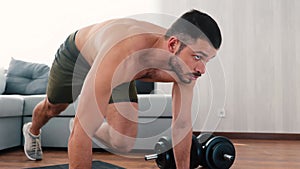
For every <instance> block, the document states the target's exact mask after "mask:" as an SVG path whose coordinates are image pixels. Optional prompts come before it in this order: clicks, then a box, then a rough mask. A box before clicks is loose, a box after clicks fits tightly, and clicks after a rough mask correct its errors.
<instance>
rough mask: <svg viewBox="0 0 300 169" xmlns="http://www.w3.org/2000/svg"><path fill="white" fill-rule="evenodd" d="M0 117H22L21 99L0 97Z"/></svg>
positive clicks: (12, 96)
mask: <svg viewBox="0 0 300 169" xmlns="http://www.w3.org/2000/svg"><path fill="white" fill-rule="evenodd" d="M0 107H1V108H0V117H11V116H22V114H23V98H22V96H19V95H0Z"/></svg>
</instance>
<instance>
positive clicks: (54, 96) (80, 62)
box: [47, 32, 138, 104]
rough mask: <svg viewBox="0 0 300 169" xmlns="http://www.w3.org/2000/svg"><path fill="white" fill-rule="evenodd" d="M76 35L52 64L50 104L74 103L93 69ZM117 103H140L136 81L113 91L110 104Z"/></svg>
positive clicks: (73, 35) (63, 45)
mask: <svg viewBox="0 0 300 169" xmlns="http://www.w3.org/2000/svg"><path fill="white" fill-rule="evenodd" d="M76 33H77V32H75V33H73V34H71V35H70V36H69V37H68V38H67V39H66V41H65V42H64V43H63V44H62V45H61V46H60V48H59V49H58V51H57V53H56V55H55V59H54V61H53V63H52V66H51V70H50V74H49V80H48V86H47V97H48V100H49V101H50V103H53V104H58V103H72V102H74V101H75V100H76V99H77V97H78V96H79V94H80V92H81V89H82V86H83V83H84V79H85V77H86V75H87V73H88V72H89V70H90V68H91V66H90V65H89V64H88V62H87V61H86V60H85V59H84V57H83V56H82V55H81V54H80V52H79V50H78V49H77V47H76V45H75V36H76ZM116 102H136V103H137V102H138V98H137V90H136V86H135V82H134V81H131V82H128V83H123V84H121V85H119V86H117V87H116V88H114V89H113V91H112V96H111V98H110V101H109V103H116Z"/></svg>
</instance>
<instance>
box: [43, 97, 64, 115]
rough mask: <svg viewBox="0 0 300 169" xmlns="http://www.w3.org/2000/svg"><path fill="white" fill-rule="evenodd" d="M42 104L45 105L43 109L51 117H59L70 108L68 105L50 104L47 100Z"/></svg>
mask: <svg viewBox="0 0 300 169" xmlns="http://www.w3.org/2000/svg"><path fill="white" fill-rule="evenodd" d="M42 104H43V109H44V110H45V111H46V114H47V116H49V117H55V116H57V115H59V114H60V113H61V112H62V111H64V110H65V109H66V108H67V107H68V106H69V104H68V103H59V104H53V103H50V102H49V101H48V100H47V99H45V101H44V102H43V103H42Z"/></svg>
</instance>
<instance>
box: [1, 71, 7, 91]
mask: <svg viewBox="0 0 300 169" xmlns="http://www.w3.org/2000/svg"><path fill="white" fill-rule="evenodd" d="M5 85H6V77H5V70H4V68H0V94H2V93H3V92H4V90H5Z"/></svg>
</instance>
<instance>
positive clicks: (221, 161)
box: [203, 136, 235, 169]
mask: <svg viewBox="0 0 300 169" xmlns="http://www.w3.org/2000/svg"><path fill="white" fill-rule="evenodd" d="M203 151H204V152H205V154H204V156H205V157H204V158H205V160H204V161H205V163H204V165H205V166H207V167H208V168H211V169H228V168H230V167H231V166H232V164H233V162H234V160H235V148H234V145H233V144H232V142H231V141H230V140H229V139H228V138H226V137H222V136H215V137H212V138H210V139H209V140H208V141H206V142H205V144H204V146H203Z"/></svg>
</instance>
